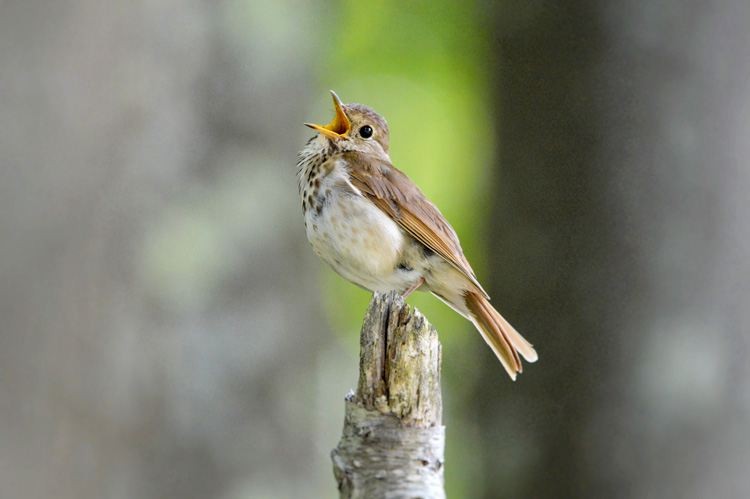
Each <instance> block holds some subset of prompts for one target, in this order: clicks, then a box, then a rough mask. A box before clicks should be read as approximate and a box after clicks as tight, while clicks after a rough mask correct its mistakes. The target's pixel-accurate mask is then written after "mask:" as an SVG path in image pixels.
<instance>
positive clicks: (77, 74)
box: [0, 0, 345, 499]
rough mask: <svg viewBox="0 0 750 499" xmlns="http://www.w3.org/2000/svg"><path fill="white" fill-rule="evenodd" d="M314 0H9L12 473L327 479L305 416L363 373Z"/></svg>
mask: <svg viewBox="0 0 750 499" xmlns="http://www.w3.org/2000/svg"><path fill="white" fill-rule="evenodd" d="M316 16H317V14H316V12H315V11H314V9H313V7H312V6H311V5H296V6H292V5H291V4H288V3H283V2H278V3H276V2H188V1H182V0H168V1H164V2H138V1H136V2H122V1H115V2H99V1H95V0H83V1H78V2H57V1H30V2H2V5H1V6H0V100H1V101H2V113H0V497H8V498H10V497H23V498H42V497H56V498H61V499H64V498H82V497H87V498H89V497H90V498H93V497H102V498H105V497H106V498H134V497H141V498H148V497H184V498H189V497H196V498H206V497H260V496H266V497H267V496H269V494H270V492H269V491H273V495H274V497H303V496H305V495H307V494H310V495H312V496H318V495H320V493H321V491H328V490H330V471H329V463H328V462H327V460H326V459H324V458H321V459H317V460H316V459H312V458H310V455H312V454H314V453H315V452H316V449H318V448H319V447H320V446H319V443H318V442H317V441H316V438H317V436H318V435H321V434H322V433H325V430H326V428H328V424H329V423H328V422H327V421H321V420H316V419H315V418H313V417H304V418H300V417H298V416H299V413H300V411H299V410H298V409H299V407H304V408H305V409H307V410H309V408H310V407H316V405H315V404H321V403H322V402H321V399H320V398H319V397H320V394H321V393H324V390H321V389H317V387H318V385H320V386H323V387H328V386H329V384H330V385H333V386H332V387H331V388H332V390H333V391H334V393H335V394H338V393H340V391H341V390H344V389H345V388H344V386H345V385H344V386H342V385H339V386H336V384H335V383H333V382H332V383H328V381H327V378H325V376H327V375H330V376H338V375H339V373H340V371H337V364H336V363H335V362H329V363H328V365H326V369H325V373H324V374H322V372H323V370H322V369H318V368H317V362H318V360H317V354H318V352H319V351H320V348H321V346H322V344H323V342H322V341H321V335H320V333H322V331H321V330H320V328H322V327H323V326H324V324H323V323H322V321H321V320H316V321H311V320H310V317H312V316H315V317H318V315H317V311H318V310H319V306H320V303H317V302H316V300H315V297H316V296H318V293H316V290H317V289H316V286H317V285H316V276H315V274H316V272H317V269H318V268H319V267H317V262H316V260H315V257H314V255H312V252H310V251H308V250H307V241H305V240H304V233H303V230H302V227H301V218H300V214H299V209H300V208H299V200H298V197H297V193H296V180H295V177H294V174H295V167H294V164H295V162H296V151H297V150H298V148H299V147H300V145H301V144H302V143H303V139H304V137H305V130H306V129H305V128H304V127H303V126H302V123H303V122H304V121H309V120H308V119H307V116H306V113H305V111H306V109H305V102H307V99H306V95H307V93H308V92H312V91H313V89H312V88H311V85H310V84H309V80H310V71H309V69H310V65H311V64H313V63H314V61H315V60H316V59H315V55H316V53H317V51H316V46H315V44H314V43H311V42H310V40H311V39H312V37H311V36H310V32H309V31H308V27H309V26H313V25H314V26H315V27H316V28H318V29H319V28H320V26H321V22H324V21H320V20H319V19H318V21H319V22H318V21H316V22H311V21H312V20H315V19H317V17H316ZM269 19H270V20H272V21H269ZM290 75H294V78H291V77H290ZM281 104H283V105H281ZM296 127H298V128H296ZM314 324H319V329H315V326H314ZM300 331H303V332H304V334H300ZM328 373H330V374H328ZM314 388H315V389H314ZM279 393H283V394H284V395H285V396H284V397H279V396H278V394H279ZM312 393H316V394H317V397H318V398H315V399H312V396H311V395H310V394H312ZM295 404H299V407H296V406H295ZM330 427H331V431H330V433H329V434H328V435H329V438H328V440H327V443H326V444H325V446H328V445H330V442H331V441H333V440H334V439H335V436H336V434H337V433H338V431H339V425H338V422H334V421H331V422H330ZM289 442H294V445H289ZM323 449H325V447H323ZM320 455H321V456H325V450H321V452H320ZM282 468H283V469H284V470H286V472H287V473H291V474H293V475H294V476H295V477H296V480H291V479H290V478H289V475H288V474H284V475H281V474H279V473H277V470H279V469H282ZM322 493H324V492H322Z"/></svg>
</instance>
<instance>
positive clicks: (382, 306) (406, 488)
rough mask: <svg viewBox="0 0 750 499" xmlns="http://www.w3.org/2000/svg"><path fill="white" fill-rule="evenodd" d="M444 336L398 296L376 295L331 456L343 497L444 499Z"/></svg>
mask: <svg viewBox="0 0 750 499" xmlns="http://www.w3.org/2000/svg"><path fill="white" fill-rule="evenodd" d="M440 362H441V350H440V343H439V342H438V337H437V331H435V329H434V328H433V327H432V326H431V325H430V324H429V323H428V322H427V320H426V319H425V318H424V316H423V315H422V314H420V313H419V311H417V310H416V309H413V310H412V308H411V307H410V306H409V305H406V304H405V303H404V300H403V299H402V298H401V296H400V295H399V294H398V293H395V292H393V293H389V294H387V295H383V294H379V293H375V294H374V295H373V297H372V300H370V307H369V309H368V311H367V315H366V316H365V320H364V323H363V325H362V333H361V339H360V364H359V384H358V387H357V393H356V394H355V393H350V394H349V395H347V397H346V402H345V403H346V415H345V419H344V430H343V434H342V436H341V441H339V444H338V446H337V447H336V448H335V449H334V450H333V452H332V453H331V458H332V459H333V471H334V475H335V477H336V481H337V482H338V486H339V491H340V497H342V498H375V497H377V498H444V497H445V491H444V487H443V451H444V448H445V427H444V426H442V424H441V417H442V398H441V394H440Z"/></svg>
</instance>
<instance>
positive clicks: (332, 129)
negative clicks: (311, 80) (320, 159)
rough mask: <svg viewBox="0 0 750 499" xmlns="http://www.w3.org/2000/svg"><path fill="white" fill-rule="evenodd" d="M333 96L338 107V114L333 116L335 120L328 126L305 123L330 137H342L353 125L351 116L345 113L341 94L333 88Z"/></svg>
mask: <svg viewBox="0 0 750 499" xmlns="http://www.w3.org/2000/svg"><path fill="white" fill-rule="evenodd" d="M331 96H333V106H334V107H335V108H336V116H335V117H334V118H333V121H332V122H331V123H330V124H329V125H326V126H320V125H313V124H312V123H305V125H307V126H309V127H310V128H312V129H313V130H317V131H319V132H320V133H322V134H323V135H325V136H326V137H328V138H329V139H341V138H343V137H344V135H346V134H347V133H349V130H351V127H352V125H351V123H350V122H349V118H347V117H346V115H345V114H344V108H343V104H342V102H341V99H339V96H338V95H336V92H334V91H333V90H331Z"/></svg>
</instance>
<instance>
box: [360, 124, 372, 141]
mask: <svg viewBox="0 0 750 499" xmlns="http://www.w3.org/2000/svg"><path fill="white" fill-rule="evenodd" d="M359 136H360V137H362V138H363V139H369V138H370V137H372V127H371V126H370V125H365V126H363V127H362V128H360V129H359Z"/></svg>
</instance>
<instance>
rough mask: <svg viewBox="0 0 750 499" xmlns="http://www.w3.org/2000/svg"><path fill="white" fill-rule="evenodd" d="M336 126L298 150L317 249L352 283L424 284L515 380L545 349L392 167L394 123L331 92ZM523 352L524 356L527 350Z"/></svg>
mask: <svg viewBox="0 0 750 499" xmlns="http://www.w3.org/2000/svg"><path fill="white" fill-rule="evenodd" d="M331 96H332V97H333V105H334V108H335V113H336V114H335V116H334V118H333V121H331V123H330V124H328V125H325V126H321V125H315V124H312V123H305V125H306V126H308V127H310V128H312V129H313V130H315V131H317V132H318V134H316V135H315V136H314V137H312V138H311V139H310V140H309V141H308V142H307V143H306V145H305V147H304V149H303V150H302V151H300V153H299V161H298V163H297V168H298V171H297V180H298V187H299V193H300V197H301V200H302V212H303V213H304V220H305V231H306V233H307V238H308V240H309V241H310V244H311V245H312V248H313V251H314V252H315V253H316V254H317V255H318V257H320V258H321V259H322V260H323V261H324V262H325V263H326V264H328V265H329V266H330V267H331V268H332V269H333V270H334V271H336V272H337V273H338V274H339V275H341V276H342V277H343V278H344V279H346V280H348V281H350V282H352V283H354V284H356V285H357V286H359V287H361V288H363V289H365V290H367V291H370V292H381V293H387V292H391V291H397V292H401V293H402V296H403V297H404V299H406V298H407V297H408V296H409V295H410V294H411V293H412V292H414V291H415V290H417V289H419V290H420V291H427V292H430V293H432V294H433V295H434V296H436V297H437V298H439V299H440V300H442V301H443V302H445V303H446V304H447V305H448V306H449V307H451V308H452V309H453V310H455V311H456V312H458V313H459V314H461V315H462V316H463V317H465V318H466V319H468V320H470V321H471V322H472V323H473V324H474V326H475V327H476V329H477V330H478V331H479V332H480V333H481V335H482V337H483V338H484V340H485V341H486V342H487V344H488V345H489V346H490V348H492V351H493V352H494V353H495V355H496V356H497V358H498V359H499V360H500V362H501V364H502V365H503V367H504V368H505V371H506V372H507V373H508V375H509V376H510V378H511V379H512V380H514V381H515V380H516V375H517V373H520V372H521V371H522V365H521V359H520V357H521V356H522V357H523V358H524V359H526V361H527V362H535V361H536V360H537V353H536V351H535V350H534V347H533V346H532V345H531V343H529V342H528V341H527V340H526V339H524V338H523V337H522V336H521V335H520V334H519V333H518V332H517V331H516V330H515V329H514V328H513V327H512V326H511V325H510V324H509V323H508V321H506V320H505V319H504V318H503V317H502V316H501V315H500V313H499V312H498V311H497V310H495V308H494V307H493V306H492V305H491V304H490V302H489V299H490V297H489V295H488V294H487V293H486V292H485V290H484V289H483V288H482V286H481V285H480V284H479V282H478V281H477V278H476V275H475V274H474V271H473V270H472V268H471V265H469V261H468V260H467V259H466V257H465V256H464V254H463V250H462V249H461V244H460V242H459V240H458V236H457V235H456V232H455V230H454V229H453V227H452V226H451V225H450V223H448V221H447V220H446V219H445V217H443V215H442V214H441V213H440V210H439V209H438V208H437V206H435V205H434V204H433V203H432V202H431V201H430V200H428V199H427V197H426V196H425V195H424V194H423V193H422V191H421V190H420V189H419V187H417V185H416V184H415V183H414V182H412V180H411V179H409V177H407V176H406V174H404V173H403V172H401V171H400V170H398V169H396V167H394V166H393V164H392V163H391V158H390V155H389V153H388V140H389V131H388V124H387V122H386V120H385V119H384V118H383V117H382V116H380V115H379V114H378V113H377V112H376V111H375V110H373V109H372V108H369V107H367V106H364V105H362V104H343V103H342V102H341V99H339V97H338V96H337V95H336V93H335V92H334V91H333V90H331ZM519 354H520V356H519Z"/></svg>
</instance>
